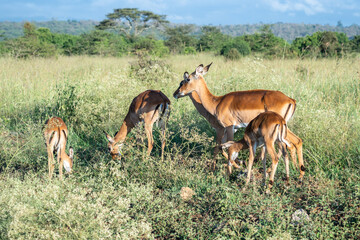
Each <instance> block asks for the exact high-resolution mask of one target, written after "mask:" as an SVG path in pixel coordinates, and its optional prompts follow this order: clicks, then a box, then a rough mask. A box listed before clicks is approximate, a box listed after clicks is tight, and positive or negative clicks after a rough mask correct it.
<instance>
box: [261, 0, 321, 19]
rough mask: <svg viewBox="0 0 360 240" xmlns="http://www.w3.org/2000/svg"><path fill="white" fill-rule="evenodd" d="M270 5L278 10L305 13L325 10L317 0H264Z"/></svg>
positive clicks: (310, 13) (312, 13) (309, 13)
mask: <svg viewBox="0 0 360 240" xmlns="http://www.w3.org/2000/svg"><path fill="white" fill-rule="evenodd" d="M265 2H266V3H267V4H268V5H270V7H271V8H272V9H274V10H276V11H280V12H304V13H305V14H306V15H314V14H316V13H321V12H327V10H326V9H325V7H324V5H323V4H322V3H321V2H320V1H318V0H296V1H291V0H285V1H282V0H265Z"/></svg>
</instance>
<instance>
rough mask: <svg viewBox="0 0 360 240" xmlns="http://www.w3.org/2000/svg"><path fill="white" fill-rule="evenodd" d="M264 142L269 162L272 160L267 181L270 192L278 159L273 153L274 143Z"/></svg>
mask: <svg viewBox="0 0 360 240" xmlns="http://www.w3.org/2000/svg"><path fill="white" fill-rule="evenodd" d="M265 142H266V149H267V152H268V153H269V155H270V157H271V160H272V166H271V174H270V179H269V190H271V188H272V187H273V185H274V176H275V172H276V168H277V165H278V163H279V158H278V156H277V154H276V152H275V148H274V143H273V142H271V141H266V140H265Z"/></svg>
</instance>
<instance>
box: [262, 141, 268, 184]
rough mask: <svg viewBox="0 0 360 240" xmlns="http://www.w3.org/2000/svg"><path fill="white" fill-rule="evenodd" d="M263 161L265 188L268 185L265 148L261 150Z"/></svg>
mask: <svg viewBox="0 0 360 240" xmlns="http://www.w3.org/2000/svg"><path fill="white" fill-rule="evenodd" d="M261 159H262V163H263V186H265V183H266V172H267V171H266V147H265V146H263V147H262V148H261Z"/></svg>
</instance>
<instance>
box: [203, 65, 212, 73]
mask: <svg viewBox="0 0 360 240" xmlns="http://www.w3.org/2000/svg"><path fill="white" fill-rule="evenodd" d="M211 64H212V62H211V63H210V64H209V65H207V66H206V67H204V70H203V75H205V74H207V72H208V71H209V68H210V66H211Z"/></svg>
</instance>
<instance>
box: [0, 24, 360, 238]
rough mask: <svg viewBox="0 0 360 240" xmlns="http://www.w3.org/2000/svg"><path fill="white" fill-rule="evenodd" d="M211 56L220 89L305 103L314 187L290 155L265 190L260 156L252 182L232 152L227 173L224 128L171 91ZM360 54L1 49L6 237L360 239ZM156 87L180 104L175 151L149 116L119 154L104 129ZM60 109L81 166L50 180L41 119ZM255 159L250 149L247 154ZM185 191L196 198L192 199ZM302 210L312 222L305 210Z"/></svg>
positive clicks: (171, 135)
mask: <svg viewBox="0 0 360 240" xmlns="http://www.w3.org/2000/svg"><path fill="white" fill-rule="evenodd" d="M42 31H43V32H42V33H46V34H47V33H48V34H50V33H49V32H48V31H46V30H42ZM35 32H36V34H39V33H40V32H41V31H40V32H39V29H36V30H35ZM46 34H45V36H47V35H46ZM92 34H99V35H98V36H99V37H100V38H101V36H110V33H104V32H94V33H92ZM108 34H109V35H108ZM51 36H60V35H52V34H51ZM111 36H113V35H111ZM74 38H75V37H74ZM33 39H35V40H34V41H35V42H36V41H42V40H40V39H41V38H39V37H36V38H35V37H34V38H33ZM119 39H120V38H117V40H119ZM124 41H125V40H124ZM144 41H145V40H144ZM146 41H148V42H151V41H154V42H155V43H157V42H156V41H155V40H151V39H147V40H146ZM233 41H235V40H233ZM236 41H237V40H236ZM241 41H245V42H246V39H242V40H241ZM279 41H281V40H279ZM148 42H146V43H148ZM239 42H240V40H239ZM40 45H41V46H42V47H43V46H44V45H43V44H40ZM120 45H121V44H120ZM109 46H112V44H110V42H109ZM121 46H122V45H121ZM161 46H162V47H164V45H161ZM46 47H48V48H49V49H52V48H53V47H52V46H51V45H49V46H46ZM217 48H218V49H219V50H221V49H220V47H218V46H217ZM53 49H54V51H58V50H59V48H53ZM98 49H102V48H98ZM241 49H243V48H241ZM244 49H245V48H244ZM238 51H239V50H238ZM319 54H322V55H326V52H321V51H320V52H319ZM70 55H71V54H70ZM110 55H112V54H110ZM210 62H214V63H213V65H212V67H211V69H210V71H209V73H208V74H207V75H206V76H205V79H206V82H207V84H208V87H209V89H210V91H211V92H212V93H213V94H216V95H222V94H225V93H227V92H230V91H237V90H247V89H257V88H261V89H273V90H280V91H282V92H284V93H285V94H286V95H288V96H290V97H292V98H294V99H296V100H297V108H296V112H295V116H294V117H293V119H292V120H291V121H290V122H289V127H290V129H291V130H292V131H293V132H294V133H296V134H297V135H298V136H299V137H301V138H302V139H303V141H304V145H303V149H304V160H305V166H306V174H305V177H304V181H303V183H302V184H299V183H298V182H297V177H298V175H299V174H298V171H297V170H296V169H295V168H294V167H292V168H291V172H290V173H291V175H290V176H291V179H290V186H285V184H284V181H283V178H284V176H285V169H284V163H283V161H280V163H279V167H278V171H277V174H276V176H275V184H274V188H273V190H272V193H271V194H265V192H264V191H263V188H262V187H261V167H262V164H261V163H260V162H258V163H256V164H255V165H254V167H253V169H254V181H252V183H251V184H250V185H249V186H248V188H246V190H242V188H243V187H244V183H245V179H244V178H243V177H241V176H240V177H238V173H239V171H234V173H233V174H232V175H231V176H229V177H226V176H224V167H223V164H224V163H225V160H224V159H223V157H221V156H220V155H219V156H218V160H217V169H216V171H215V172H212V171H211V170H210V168H209V165H210V163H211V159H212V152H213V147H214V137H215V132H214V130H213V129H212V128H211V127H210V125H209V124H208V123H207V122H206V121H205V119H204V118H202V117H201V116H200V114H199V113H198V112H197V111H196V110H195V107H194V106H193V105H192V103H191V100H190V99H189V98H187V97H184V98H181V99H178V100H175V99H174V98H173V97H172V93H173V92H174V91H175V89H176V88H177V87H178V85H179V82H180V81H181V80H182V75H183V72H184V71H189V72H192V71H193V70H194V69H195V67H196V66H198V65H199V64H200V63H203V64H208V63H210ZM359 63H360V62H359V59H358V58H356V57H354V58H346V57H336V58H333V57H325V58H307V57H305V58H303V59H301V58H293V59H285V58H274V59H268V58H263V57H261V56H253V55H248V56H247V57H242V58H241V59H240V60H234V61H228V60H226V59H225V58H224V57H222V56H217V55H215V54H214V53H201V54H196V55H194V54H192V55H169V56H167V57H166V58H158V57H155V56H152V57H147V55H141V54H140V55H137V57H135V56H124V57H112V56H108V57H100V56H91V57H90V56H70V57H69V56H62V55H59V56H58V57H57V58H25V59H24V58H13V57H2V58H0V69H1V71H0V85H1V87H0V189H1V190H0V239H140V238H142V239H154V238H156V239H175V238H176V239H189V238H190V239H229V238H233V239H345V238H346V239H358V238H359V237H360V217H359V216H360V208H359V206H360V181H359V180H360V179H359V169H360V158H359V156H360V147H359V146H360V145H359V143H360V122H359V120H358V119H359V117H360V116H359V114H360V111H359V106H360V97H359V93H360V85H359V84H360V81H359V78H360V75H359V69H360V64H359ZM146 89H159V90H161V91H162V92H164V93H165V94H166V95H167V96H168V97H169V98H170V100H171V101H172V107H171V108H172V112H171V115H170V119H169V122H168V131H167V134H166V135H167V139H168V141H167V145H166V148H165V158H164V160H163V161H162V160H161V158H160V140H159V132H156V133H155V147H154V149H153V152H152V154H151V156H150V157H148V156H146V144H145V143H146V141H144V140H145V139H146V137H145V133H144V129H143V128H142V127H141V126H139V127H138V128H136V129H135V130H134V131H132V132H131V133H130V134H129V136H128V138H127V141H126V143H125V147H124V148H123V157H122V161H121V162H118V161H113V160H111V158H110V156H109V153H108V152H107V148H106V146H107V145H106V144H107V140H106V138H105V136H104V134H103V130H106V131H108V132H110V133H114V132H115V131H117V130H119V127H120V124H121V122H122V120H123V118H124V116H125V114H126V113H127V111H128V106H129V104H130V102H131V100H132V99H133V97H135V96H136V95H137V94H139V93H140V92H142V91H144V90H146ZM54 115H56V116H59V117H61V118H63V119H64V121H65V122H66V124H67V126H68V129H69V140H68V144H67V149H69V147H70V146H72V147H73V148H74V151H75V161H74V173H73V174H72V175H67V176H66V177H65V179H64V180H63V181H60V180H58V170H57V169H56V172H55V173H56V174H55V175H56V177H55V178H53V180H52V181H49V180H48V176H47V153H46V148H45V145H44V140H43V137H42V127H43V125H44V122H45V120H46V119H48V118H49V117H50V116H54ZM235 137H236V139H239V138H241V137H242V131H239V132H238V133H237V134H236V135H235ZM247 157H248V152H246V151H245V152H243V153H240V155H239V158H240V159H243V160H246V159H247ZM182 187H189V188H191V189H192V190H193V191H194V192H195V195H193V197H192V198H190V199H188V200H183V199H182V198H181V196H180V191H181V189H182ZM300 209H303V211H305V212H306V214H308V216H309V218H308V219H306V218H304V219H303V220H302V221H295V220H293V218H292V215H293V213H294V212H295V211H296V210H300Z"/></svg>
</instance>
